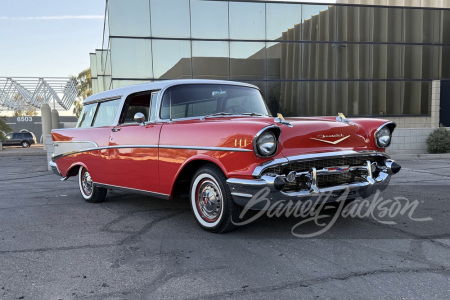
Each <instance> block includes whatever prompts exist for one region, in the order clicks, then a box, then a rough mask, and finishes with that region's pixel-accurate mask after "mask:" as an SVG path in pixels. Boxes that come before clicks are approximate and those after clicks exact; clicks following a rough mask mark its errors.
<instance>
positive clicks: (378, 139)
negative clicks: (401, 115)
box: [373, 122, 397, 148]
mask: <svg viewBox="0 0 450 300" xmlns="http://www.w3.org/2000/svg"><path fill="white" fill-rule="evenodd" d="M396 126H397V124H395V123H394V122H387V123H385V124H383V125H381V126H380V127H378V129H377V130H376V131H375V134H374V136H373V138H374V141H375V145H376V146H377V147H378V148H387V147H389V146H390V145H391V142H392V133H393V132H394V129H395V127H396ZM383 138H384V141H383V140H382V139H383Z"/></svg>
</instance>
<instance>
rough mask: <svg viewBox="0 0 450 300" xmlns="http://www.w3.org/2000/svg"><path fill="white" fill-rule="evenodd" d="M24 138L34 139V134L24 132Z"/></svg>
mask: <svg viewBox="0 0 450 300" xmlns="http://www.w3.org/2000/svg"><path fill="white" fill-rule="evenodd" d="M22 135H23V138H24V139H32V138H33V136H32V135H31V133H29V132H24V133H22Z"/></svg>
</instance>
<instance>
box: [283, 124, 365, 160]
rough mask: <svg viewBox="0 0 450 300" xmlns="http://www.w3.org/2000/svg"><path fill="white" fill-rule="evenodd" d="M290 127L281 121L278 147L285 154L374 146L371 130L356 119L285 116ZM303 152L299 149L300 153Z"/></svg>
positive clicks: (359, 149)
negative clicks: (344, 120) (340, 119)
mask: <svg viewBox="0 0 450 300" xmlns="http://www.w3.org/2000/svg"><path fill="white" fill-rule="evenodd" d="M287 121H289V122H290V123H291V125H292V127H289V126H286V125H282V126H281V127H280V128H281V135H280V147H281V151H282V154H283V155H284V156H292V155H298V154H299V149H301V152H303V153H317V152H327V151H345V150H356V151H362V150H371V149H373V148H374V143H373V138H371V136H370V134H371V130H366V127H365V126H363V125H361V124H359V123H357V122H353V121H352V122H349V123H347V122H338V121H335V120H330V119H320V118H290V119H289V118H288V119H287ZM300 154H302V153H300Z"/></svg>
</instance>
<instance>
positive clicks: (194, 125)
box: [161, 117, 389, 156]
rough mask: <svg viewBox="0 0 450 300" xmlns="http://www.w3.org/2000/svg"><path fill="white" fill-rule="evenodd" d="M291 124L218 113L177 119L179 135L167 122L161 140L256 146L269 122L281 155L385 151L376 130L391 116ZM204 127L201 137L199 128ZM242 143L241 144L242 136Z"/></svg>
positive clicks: (307, 120) (293, 121)
mask: <svg viewBox="0 0 450 300" xmlns="http://www.w3.org/2000/svg"><path fill="white" fill-rule="evenodd" d="M286 121H288V122H289V123H290V125H287V124H282V123H279V122H275V118H273V117H217V118H207V119H206V120H204V121H202V120H186V121H179V122H176V123H178V124H180V125H182V127H183V128H184V130H185V131H184V132H186V134H183V135H180V134H177V133H179V132H178V130H179V129H177V128H173V129H172V130H173V131H174V132H173V134H174V135H176V136H177V140H176V141H175V140H173V139H169V138H167V137H170V136H172V135H171V134H169V131H172V130H171V129H170V128H171V126H164V127H165V128H163V131H167V133H165V134H161V144H162V145H169V144H173V143H181V144H186V145H187V144H192V142H193V141H194V140H195V141H196V145H198V146H210V145H217V146H222V147H235V146H236V145H238V147H239V145H242V148H248V149H253V145H252V144H251V143H252V140H253V138H254V137H255V135H256V134H257V133H258V132H259V131H261V130H263V129H264V128H266V127H268V126H277V127H279V128H280V130H281V134H280V137H279V151H278V154H277V156H278V155H282V156H294V155H300V154H306V153H320V152H328V151H345V150H354V151H365V150H377V151H383V149H380V148H378V147H377V146H376V145H375V144H374V139H373V136H374V134H375V131H376V130H377V129H378V128H379V127H380V126H381V125H383V124H385V123H386V122H389V121H388V120H381V119H362V118H360V119H356V118H355V119H349V122H342V121H336V118H335V117H313V118H286ZM200 128H205V130H204V131H203V130H202V132H203V135H202V137H203V138H201V139H199V136H198V132H200V131H199V130H200ZM241 139H242V143H241V144H240V140H241Z"/></svg>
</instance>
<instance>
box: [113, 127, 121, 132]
mask: <svg viewBox="0 0 450 300" xmlns="http://www.w3.org/2000/svg"><path fill="white" fill-rule="evenodd" d="M111 131H112V132H117V131H120V127H115V128H113V129H111Z"/></svg>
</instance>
